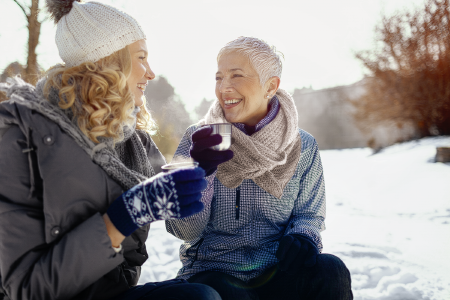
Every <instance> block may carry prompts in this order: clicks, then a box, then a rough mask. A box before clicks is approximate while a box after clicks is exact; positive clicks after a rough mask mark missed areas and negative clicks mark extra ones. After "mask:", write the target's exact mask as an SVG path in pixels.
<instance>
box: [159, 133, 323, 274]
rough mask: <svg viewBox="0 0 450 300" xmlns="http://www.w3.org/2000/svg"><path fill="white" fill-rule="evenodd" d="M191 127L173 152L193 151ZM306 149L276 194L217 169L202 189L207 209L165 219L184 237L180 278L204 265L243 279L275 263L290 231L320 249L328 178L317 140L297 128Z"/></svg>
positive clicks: (185, 153)
mask: <svg viewBox="0 0 450 300" xmlns="http://www.w3.org/2000/svg"><path fill="white" fill-rule="evenodd" d="M196 129H197V126H196V125H193V126H191V127H189V128H188V129H187V131H186V133H185V134H184V136H183V138H182V140H181V142H180V145H179V146H178V149H177V151H176V152H175V156H174V157H179V156H181V157H185V158H188V157H189V149H190V147H191V144H192V139H191V136H192V134H193V133H194V131H195V130H196ZM299 134H300V138H301V144H302V151H301V156H300V160H299V163H298V165H297V168H296V170H295V173H294V176H292V178H291V180H290V181H289V182H288V184H287V185H286V187H285V188H284V192H283V196H282V197H281V199H277V198H276V197H274V196H273V195H271V194H269V193H267V192H266V191H265V190H263V189H261V188H260V187H259V186H258V185H256V184H255V182H254V181H253V180H251V179H245V180H244V181H243V182H242V184H241V185H240V186H239V187H237V188H236V189H230V188H227V187H225V186H224V185H222V183H221V182H220V181H219V180H218V179H217V178H216V177H215V173H214V174H212V175H210V176H208V177H207V180H208V187H207V188H206V190H205V191H204V192H203V198H202V202H203V203H204V204H205V209H204V210H203V211H202V212H200V213H198V214H195V215H193V216H190V217H187V218H184V219H178V220H168V221H166V228H167V231H168V232H169V233H171V234H173V235H174V236H176V237H178V238H180V239H182V240H184V243H183V244H182V246H181V247H180V259H181V262H182V263H183V267H182V268H181V269H180V270H179V272H178V277H179V278H184V279H187V278H189V277H191V276H192V275H194V274H196V273H199V272H202V271H220V272H224V273H227V274H230V275H233V276H235V277H237V278H240V279H242V280H244V281H248V280H250V279H252V278H254V277H257V276H259V275H261V274H262V273H263V272H264V271H265V270H266V269H267V268H269V267H271V266H273V265H275V264H276V263H277V258H276V256H275V253H276V251H277V248H278V244H279V240H280V238H281V237H282V236H284V235H287V234H292V233H296V234H300V235H302V236H305V237H307V238H309V240H311V241H312V242H313V243H314V244H315V245H316V246H317V248H318V249H319V251H322V239H321V236H320V232H321V231H323V230H324V229H325V224H324V219H325V184H324V178H323V170H322V163H321V160H320V155H319V148H318V146H317V143H316V140H315V139H314V138H313V137H312V136H311V135H310V134H309V133H307V132H306V131H304V130H301V129H300V130H299Z"/></svg>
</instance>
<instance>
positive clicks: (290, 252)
mask: <svg viewBox="0 0 450 300" xmlns="http://www.w3.org/2000/svg"><path fill="white" fill-rule="evenodd" d="M318 253H319V251H318V250H317V248H316V246H315V245H314V244H313V243H312V242H310V241H309V240H308V239H307V238H305V237H302V236H301V235H298V234H288V235H285V236H283V237H282V238H281V240H280V245H279V246H278V250H277V253H276V256H277V258H278V264H279V266H280V269H281V270H282V271H285V272H287V273H288V274H291V275H295V274H296V273H297V272H298V271H299V270H300V269H301V268H303V267H313V266H314V265H315V264H316V258H317V255H318Z"/></svg>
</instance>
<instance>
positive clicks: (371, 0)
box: [0, 0, 425, 111]
mask: <svg viewBox="0 0 450 300" xmlns="http://www.w3.org/2000/svg"><path fill="white" fill-rule="evenodd" d="M18 1H19V2H22V3H29V2H31V1H30V0H18ZM424 1H425V0H321V1H311V0H278V1H274V0H272V1H268V0H227V1H218V0H190V1H186V0H164V1H162V0H160V1H152V0H103V1H101V2H105V3H113V4H114V5H115V6H118V7H121V8H122V9H124V10H125V11H127V12H128V13H129V14H130V15H132V16H133V17H135V18H136V19H138V20H139V22H140V24H141V25H142V27H143V28H144V31H145V32H146V34H147V45H148V47H149V49H150V55H149V62H150V66H151V67H152V69H153V71H154V72H155V74H157V75H163V76H165V77H166V78H167V79H168V80H169V82H170V83H171V84H172V85H173V86H174V87H175V92H176V93H177V94H178V95H179V96H180V97H181V99H182V100H183V101H184V102H185V103H186V108H187V109H188V110H189V111H192V110H193V108H194V107H195V106H196V105H197V104H199V103H200V101H201V100H202V99H203V98H207V99H214V98H215V94H214V86H215V79H214V78H215V76H214V74H215V72H216V55H217V52H218V51H219V49H220V48H221V47H222V46H223V45H225V44H226V43H227V42H229V41H231V40H233V39H235V38H237V37H239V36H254V37H258V38H261V39H264V40H266V41H267V42H269V44H273V45H275V46H276V47H277V49H278V50H279V51H281V52H282V53H283V54H284V56H285V60H284V68H283V75H282V78H281V88H284V89H286V90H288V91H290V92H292V91H293V90H294V89H295V88H301V87H304V86H306V87H309V86H311V87H312V88H314V89H321V88H326V87H332V86H336V85H345V84H351V83H354V82H356V81H358V80H360V79H361V78H362V77H363V74H364V69H363V68H362V66H361V64H360V63H359V61H357V60H356V59H355V58H354V53H355V52H356V51H360V50H365V49H371V48H373V46H374V28H375V26H376V25H377V24H379V22H380V19H381V13H382V12H385V13H387V14H392V13H394V12H395V11H399V10H404V9H405V8H408V9H410V8H413V7H414V6H417V5H420V6H422V5H421V4H422V3H424ZM1 2H2V4H1V7H2V16H1V18H0V72H2V71H3V69H4V68H5V67H6V66H7V65H8V64H9V63H10V62H13V61H19V62H21V63H25V62H26V53H27V51H26V46H27V36H28V33H27V29H26V20H25V17H24V14H23V12H22V11H21V10H20V8H19V7H18V6H17V4H15V3H14V1H13V0H1ZM40 2H41V5H42V6H43V5H44V2H45V1H44V0H41V1H40ZM55 31H56V27H55V26H54V25H53V23H52V22H49V21H47V22H45V23H44V24H43V27H42V30H41V39H40V44H39V46H38V48H37V52H38V55H39V56H38V61H39V63H40V64H41V66H42V67H44V68H45V69H47V68H48V67H50V66H52V65H54V64H56V63H58V62H60V58H59V56H58V50H57V48H56V45H55V43H54V35H55Z"/></svg>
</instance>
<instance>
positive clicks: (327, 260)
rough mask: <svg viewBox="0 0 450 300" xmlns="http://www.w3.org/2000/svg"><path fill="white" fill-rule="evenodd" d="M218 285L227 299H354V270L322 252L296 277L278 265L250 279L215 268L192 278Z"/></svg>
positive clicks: (214, 286)
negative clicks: (352, 272) (352, 282)
mask: <svg viewBox="0 0 450 300" xmlns="http://www.w3.org/2000/svg"><path fill="white" fill-rule="evenodd" d="M188 281H189V282H192V283H203V284H206V285H209V286H210V287H212V288H214V289H215V290H216V291H217V292H218V293H219V294H220V296H221V297H222V299H223V300H237V299H239V300H247V299H252V300H258V299H259V300H263V299H267V300H269V299H270V300H273V299H283V300H289V299H302V300H313V299H320V300H348V299H353V294H352V290H351V279H350V272H349V271H348V269H347V267H346V266H345V264H344V262H343V261H342V260H341V259H339V258H338V257H337V256H334V255H331V254H319V255H318V257H317V263H316V265H315V266H314V267H312V268H302V269H301V270H299V271H298V274H297V275H295V276H293V275H289V274H287V273H286V272H283V271H281V270H279V269H278V267H277V266H274V267H272V268H270V269H268V270H267V271H266V272H265V273H264V274H262V275H261V276H259V277H256V278H254V279H252V280H250V281H249V282H247V283H246V282H244V281H242V280H240V279H238V278H236V277H234V276H231V275H228V274H225V273H222V272H215V271H206V272H201V273H198V274H195V275H194V276H192V277H191V278H189V279H188Z"/></svg>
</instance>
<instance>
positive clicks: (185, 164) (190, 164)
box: [161, 161, 198, 172]
mask: <svg viewBox="0 0 450 300" xmlns="http://www.w3.org/2000/svg"><path fill="white" fill-rule="evenodd" d="M195 167H198V162H196V161H185V162H179V163H173V164H167V165H164V166H162V167H161V169H162V170H163V171H164V172H169V171H172V170H176V169H181V168H195Z"/></svg>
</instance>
